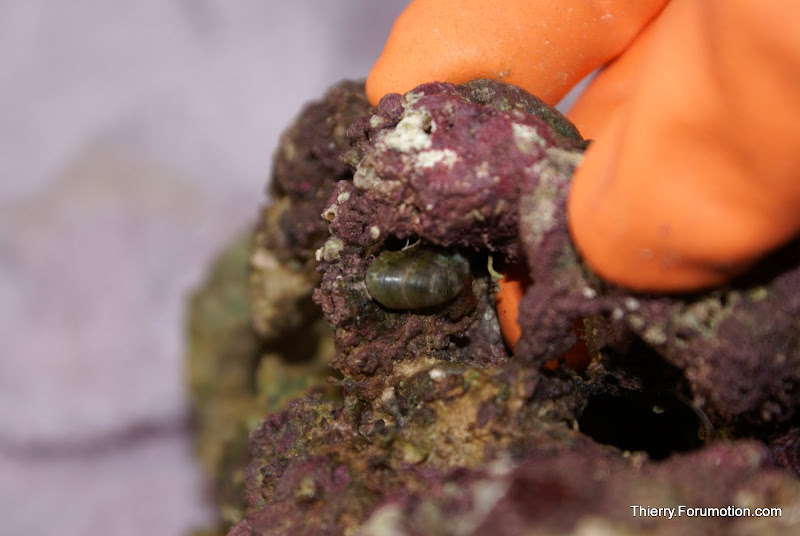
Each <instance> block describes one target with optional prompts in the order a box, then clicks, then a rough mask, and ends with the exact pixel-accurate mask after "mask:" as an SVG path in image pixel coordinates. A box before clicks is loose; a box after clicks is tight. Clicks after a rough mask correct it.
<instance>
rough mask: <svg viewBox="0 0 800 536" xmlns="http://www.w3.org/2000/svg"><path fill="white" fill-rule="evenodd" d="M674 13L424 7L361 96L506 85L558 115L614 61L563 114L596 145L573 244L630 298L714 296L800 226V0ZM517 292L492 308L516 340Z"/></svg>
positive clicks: (579, 198)
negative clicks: (439, 86) (445, 84)
mask: <svg viewBox="0 0 800 536" xmlns="http://www.w3.org/2000/svg"><path fill="white" fill-rule="evenodd" d="M665 3H666V2H665V1H664V0H661V1H655V0H653V1H637V0H630V1H622V0H619V1H614V0H605V1H602V0H594V1H593V0H583V1H579V0H563V1H555V0H536V1H530V2H527V1H524V0H517V1H506V2H503V3H501V4H494V5H492V4H488V3H486V2H483V1H478V0H458V1H457V0H452V1H447V0H416V1H415V2H412V4H411V5H410V6H409V7H408V9H407V10H406V12H404V13H403V15H401V16H400V18H398V20H397V22H396V24H395V27H394V29H393V31H392V34H391V36H390V38H389V40H388V42H387V45H386V49H385V50H384V52H383V54H382V55H381V57H380V58H379V60H378V62H377V63H376V65H375V67H374V68H373V71H372V72H371V73H370V76H369V78H368V80H367V92H368V96H369V98H370V101H371V102H372V103H373V104H375V103H377V101H378V100H379V98H380V97H381V96H382V95H383V94H385V93H387V92H392V91H394V92H404V91H407V90H409V89H411V88H413V87H414V86H416V85H418V84H420V83H423V82H429V81H434V80H439V81H449V82H454V83H459V82H464V81H467V80H469V79H472V78H479V77H484V78H486V77H488V78H501V75H502V78H501V79H502V80H504V81H508V82H511V83H514V84H517V85H520V86H522V87H524V88H525V89H527V90H528V91H530V92H531V93H533V94H535V95H538V96H539V97H542V98H544V100H545V101H547V102H549V103H554V102H556V101H557V100H558V99H559V98H560V97H561V96H562V95H563V94H564V92H565V91H566V90H568V89H569V88H570V87H571V86H572V85H573V84H574V83H575V82H576V81H577V80H579V79H580V78H581V77H582V76H583V75H585V74H586V73H588V72H590V71H591V70H593V69H594V68H595V67H597V66H599V65H600V64H603V63H605V62H606V61H608V60H610V59H612V58H614V57H615V56H617V55H619V57H618V58H617V59H616V60H615V61H613V62H612V63H611V64H610V65H609V66H608V67H606V68H605V69H604V70H603V71H602V72H601V73H600V74H599V76H597V78H596V79H595V80H594V81H593V82H592V83H591V84H590V85H589V87H588V88H587V90H586V91H585V93H584V94H583V95H582V97H581V98H580V99H579V101H578V103H577V104H576V106H575V107H574V109H573V110H572V111H571V112H570V114H569V115H570V117H571V118H572V119H573V121H574V122H575V123H576V125H577V126H578V128H579V129H580V130H581V132H582V133H583V134H584V136H586V137H588V138H594V139H595V140H596V141H595V142H594V143H593V144H592V145H591V147H590V148H589V150H588V151H587V154H586V157H585V159H584V162H583V164H582V165H581V167H580V168H579V169H578V170H577V172H576V175H575V177H574V179H573V184H572V189H571V193H570V196H569V199H568V219H569V225H570V231H571V233H572V237H573V240H574V241H575V243H576V245H577V247H578V249H579V251H580V253H581V255H582V256H584V258H585V259H586V260H587V261H588V263H589V264H590V265H591V266H592V268H594V269H595V270H596V271H597V272H598V273H599V274H600V275H602V276H603V277H605V278H607V279H609V280H611V281H613V282H615V283H618V284H620V285H623V286H628V287H631V288H635V289H639V290H653V291H682V290H696V289H700V288H703V287H706V286H712V285H716V284H720V283H723V282H725V281H727V280H729V279H730V278H732V277H734V276H735V275H737V274H738V273H740V272H741V271H743V270H745V269H746V268H747V267H748V266H750V265H751V264H752V263H753V262H755V261H756V260H758V258H760V257H761V256H762V255H764V254H765V253H766V252H768V251H770V250H772V249H774V248H775V247H778V246H779V245H781V244H783V243H785V242H787V241H788V240H790V239H791V238H792V237H794V236H796V235H797V233H798V230H800V157H798V155H799V154H800V152H799V151H798V150H797V139H798V138H800V136H798V134H800V132H798V131H799V130H800V97H798V96H799V95H800V31H798V30H797V28H796V21H797V20H798V15H800V4H798V3H797V2H795V1H793V0H774V1H771V2H752V1H751V0H706V1H703V2H698V1H697V0H672V1H671V2H670V3H669V4H668V5H667V6H666V7H664V9H663V11H662V12H661V13H660V14H659V10H661V8H662V7H663V6H664V4H665ZM494 6H497V7H494ZM492 7H494V9H492ZM656 15H658V16H657V17H656V18H655V19H654V20H652V22H650V21H651V19H653V17H655V16H656ZM648 22H650V24H647V23H648ZM645 25H646V26H647V27H646V28H645V29H644V30H642V28H643V27H645ZM520 288H522V287H519V288H516V290H515V287H514V285H509V284H507V283H501V291H500V296H499V298H498V300H499V301H500V302H501V303H503V302H504V300H505V302H504V303H505V305H503V306H501V308H500V317H501V325H503V326H505V327H504V328H503V329H504V334H505V335H506V339H507V340H509V338H510V339H513V341H514V342H515V341H516V338H518V336H519V335H518V327H517V330H516V332H515V331H514V328H513V325H514V324H516V315H517V314H518V312H517V309H516V307H515V306H513V305H512V304H513V301H514V299H516V300H517V302H516V303H518V297H519V296H521V291H519V289H520ZM506 289H508V290H506ZM506 292H507V293H508V296H509V298H508V299H506V298H504V297H503V296H504V295H505V294H504V293H506ZM515 295H518V296H517V298H514V296H515ZM504 311H505V312H504ZM512 316H513V320H512ZM515 333H516V335H515ZM514 337H516V338H514ZM511 346H513V344H512V345H511Z"/></svg>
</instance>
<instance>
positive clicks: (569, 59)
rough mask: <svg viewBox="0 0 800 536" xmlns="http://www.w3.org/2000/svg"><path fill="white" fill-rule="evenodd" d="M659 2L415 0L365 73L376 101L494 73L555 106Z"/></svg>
mask: <svg viewBox="0 0 800 536" xmlns="http://www.w3.org/2000/svg"><path fill="white" fill-rule="evenodd" d="M665 2H666V0H561V1H553V0H514V1H505V2H497V3H494V4H491V3H488V2H486V1H485V0H415V1H413V2H411V4H410V5H409V6H408V7H407V8H406V10H405V11H404V12H403V13H402V14H401V15H400V16H399V17H398V18H397V20H396V21H395V24H394V27H393V28H392V31H391V34H390V35H389V38H388V40H387V42H386V46H385V48H384V50H383V53H382V54H381V56H380V57H379V58H378V61H377V62H376V63H375V66H374V67H373V68H372V71H371V72H370V74H369V77H368V78H367V96H368V98H369V100H370V103H372V104H373V105H375V104H377V102H378V100H380V98H381V97H382V96H383V95H385V94H386V93H390V92H396V93H405V92H407V91H409V90H411V89H413V88H414V87H416V86H417V85H419V84H421V83H424V82H433V81H439V82H452V83H455V84H458V83H463V82H467V81H469V80H472V79H475V78H492V79H501V80H503V81H504V82H509V83H511V84H516V85H518V86H521V87H523V88H525V89H526V90H528V91H529V92H531V93H533V94H534V95H536V96H537V97H539V98H541V99H542V100H544V101H545V102H547V103H548V104H551V105H552V104H555V103H556V102H558V100H560V99H561V97H563V96H564V94H565V93H566V92H567V91H568V90H569V89H570V88H571V87H572V86H573V85H575V84H576V83H577V82H578V81H580V80H581V79H582V78H583V77H584V76H586V75H587V74H588V73H590V72H592V71H593V70H594V69H595V68H597V67H598V66H600V65H602V64H604V63H606V62H607V61H609V60H610V59H611V58H613V57H615V56H616V55H618V54H619V53H620V52H621V51H622V50H624V49H625V47H627V46H628V44H629V43H630V42H631V40H632V39H633V38H634V37H635V36H636V35H637V34H638V33H639V31H640V30H641V28H642V27H643V26H644V25H645V24H647V22H648V21H649V20H650V19H652V18H653V17H654V16H655V15H656V14H657V13H658V12H659V10H660V9H661V8H662V7H663V5H664V4H665Z"/></svg>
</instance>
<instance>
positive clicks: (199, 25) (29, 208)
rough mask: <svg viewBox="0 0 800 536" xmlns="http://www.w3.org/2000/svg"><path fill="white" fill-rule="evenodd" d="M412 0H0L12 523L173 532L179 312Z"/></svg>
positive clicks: (2, 445) (197, 496)
mask: <svg viewBox="0 0 800 536" xmlns="http://www.w3.org/2000/svg"><path fill="white" fill-rule="evenodd" d="M405 4H406V1H405V0H381V1H379V2H378V1H374V0H361V1H358V0H337V1H336V2H320V1H312V0H293V1H292V2H275V1H264V0H261V1H255V0H241V1H237V2H225V1H223V0H139V1H137V2H108V1H106V0H76V1H73V2H45V1H42V0H34V1H30V2H17V1H14V0H0V118H2V120H0V532H1V533H3V534H26V535H29V536H36V535H49V534H58V535H60V536H72V535H78V534H81V535H86V534H103V535H112V536H116V535H145V534H158V535H180V534H184V533H186V531H188V530H190V529H192V528H198V527H202V526H204V525H205V524H206V523H207V522H210V521H211V519H212V517H213V516H212V510H211V508H210V506H209V505H208V504H207V494H206V490H207V486H206V483H205V481H204V475H203V474H202V472H201V471H200V469H199V467H198V466H197V465H196V464H195V462H194V461H193V459H192V457H191V448H190V429H189V420H188V416H187V415H188V413H187V402H186V387H185V381H184V371H183V367H184V353H185V340H184V321H185V315H184V308H185V301H186V298H187V296H188V295H189V293H190V292H191V290H192V289H193V288H194V287H196V286H197V285H198V284H199V283H200V282H201V281H202V279H203V277H204V276H205V274H206V270H207V268H208V264H209V262H210V260H211V259H212V258H213V257H214V255H215V254H216V253H217V252H218V251H219V250H220V248H221V247H222V246H224V245H225V244H226V243H227V242H228V241H229V240H230V239H231V238H233V237H234V236H235V235H236V234H237V233H238V232H240V231H242V230H243V229H246V228H247V227H248V226H250V225H252V224H253V223H254V221H255V218H256V216H257V210H258V206H259V205H260V204H261V203H262V202H264V201H265V199H266V198H265V194H264V190H265V185H266V183H267V179H268V175H269V169H270V161H271V154H272V152H273V150H274V149H275V147H276V145H277V140H278V136H279V134H280V132H281V131H282V130H283V129H284V128H285V127H286V126H288V123H289V121H290V120H291V119H292V117H293V116H294V115H295V114H296V113H297V112H298V111H299V110H300V107H301V106H302V104H303V103H305V102H307V101H308V100H311V99H317V98H319V97H321V96H322V94H323V92H324V90H325V89H326V88H327V87H328V86H330V85H332V84H333V83H335V82H337V81H338V80H340V79H342V78H360V77H363V76H365V75H366V73H367V72H368V70H369V68H370V67H371V65H372V63H373V62H374V60H375V59H376V57H377V55H378V54H379V52H380V50H381V48H382V46H383V42H384V40H385V37H386V35H387V34H388V31H389V29H390V27H391V24H392V21H393V20H394V18H395V17H396V15H397V14H398V13H399V12H400V11H401V10H402V8H403V7H404V6H405Z"/></svg>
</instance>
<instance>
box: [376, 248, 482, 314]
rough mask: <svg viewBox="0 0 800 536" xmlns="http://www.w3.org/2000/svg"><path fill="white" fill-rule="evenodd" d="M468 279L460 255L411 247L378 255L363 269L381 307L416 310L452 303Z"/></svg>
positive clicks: (465, 262) (468, 270)
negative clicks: (365, 269) (365, 270)
mask: <svg viewBox="0 0 800 536" xmlns="http://www.w3.org/2000/svg"><path fill="white" fill-rule="evenodd" d="M469 279H470V269H469V261H467V259H466V258H464V256H463V255H461V254H460V253H457V252H453V251H448V250H443V249H436V248H429V247H424V246H412V247H410V248H406V249H403V250H401V251H384V252H383V253H381V254H380V255H379V256H378V258H377V259H375V261H373V263H372V264H371V265H370V267H369V268H368V269H367V278H366V282H367V290H369V293H370V295H371V296H372V298H373V299H374V300H375V301H377V302H378V303H380V304H381V305H383V306H385V307H388V308H389V309H420V308H423V307H434V306H436V305H441V304H443V303H446V302H448V301H450V300H452V299H453V298H455V297H456V296H457V295H458V294H459V292H461V291H462V290H463V288H464V287H465V286H466V284H467V282H468V281H469Z"/></svg>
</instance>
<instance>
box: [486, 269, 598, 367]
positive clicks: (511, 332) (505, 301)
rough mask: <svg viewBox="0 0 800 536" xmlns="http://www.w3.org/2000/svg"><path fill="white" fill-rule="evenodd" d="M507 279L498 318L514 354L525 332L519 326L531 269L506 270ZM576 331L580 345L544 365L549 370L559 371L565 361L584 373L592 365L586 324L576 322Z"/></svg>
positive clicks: (500, 295) (500, 292)
mask: <svg viewBox="0 0 800 536" xmlns="http://www.w3.org/2000/svg"><path fill="white" fill-rule="evenodd" d="M504 272H505V273H504V274H503V279H501V280H500V289H499V290H498V291H497V293H496V294H495V303H496V307H497V318H498V320H499V322H500V331H501V332H502V333H503V340H504V341H505V343H506V346H508V347H509V349H510V350H511V351H512V352H513V351H514V350H515V349H516V346H517V341H519V338H520V336H521V335H522V331H521V330H520V327H519V322H518V319H519V302H520V300H521V299H522V295H523V294H524V293H525V289H526V288H527V287H528V286H529V285H530V284H531V279H530V276H529V275H528V270H527V268H525V267H524V266H521V265H513V266H509V267H507V268H506V269H505V270H504ZM573 329H574V330H575V333H576V334H577V335H578V342H577V343H575V345H574V346H573V347H572V348H570V349H569V350H567V351H566V352H565V353H564V355H562V356H560V357H559V358H555V359H551V360H550V361H548V362H547V363H545V364H544V368H545V370H549V371H551V372H552V371H555V370H557V369H558V366H559V363H561V362H563V363H564V364H565V365H567V366H568V367H569V368H571V369H573V370H576V371H578V372H583V371H584V370H586V367H587V366H589V361H590V359H589V349H588V348H587V346H586V341H585V340H584V339H583V337H582V336H581V335H582V334H581V331H582V330H583V321H582V320H581V319H576V320H574V321H573Z"/></svg>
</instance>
